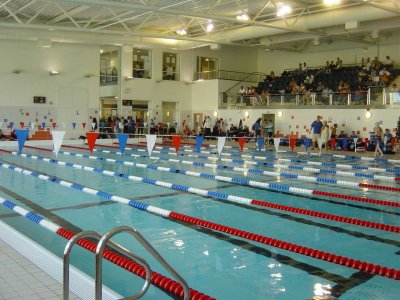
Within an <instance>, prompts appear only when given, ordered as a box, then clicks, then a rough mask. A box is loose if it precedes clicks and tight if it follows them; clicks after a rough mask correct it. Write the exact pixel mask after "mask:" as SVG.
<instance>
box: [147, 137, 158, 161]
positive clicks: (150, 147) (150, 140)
mask: <svg viewBox="0 0 400 300" xmlns="http://www.w3.org/2000/svg"><path fill="white" fill-rule="evenodd" d="M156 138H157V135H155V134H146V141H147V152H148V153H149V156H150V155H151V152H153V148H154V145H155V144H156Z"/></svg>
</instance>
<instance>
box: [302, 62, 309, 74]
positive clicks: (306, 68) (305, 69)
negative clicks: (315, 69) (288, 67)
mask: <svg viewBox="0 0 400 300" xmlns="http://www.w3.org/2000/svg"><path fill="white" fill-rule="evenodd" d="M307 71H308V66H307V64H306V63H305V62H304V63H303V72H307Z"/></svg>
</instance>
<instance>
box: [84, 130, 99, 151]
mask: <svg viewBox="0 0 400 300" xmlns="http://www.w3.org/2000/svg"><path fill="white" fill-rule="evenodd" d="M98 136H99V134H98V133H97V132H86V138H87V141H88V145H89V150H90V154H92V151H93V149H94V145H95V144H96V140H97V137H98Z"/></svg>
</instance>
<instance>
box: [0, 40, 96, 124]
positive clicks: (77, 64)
mask: <svg viewBox="0 0 400 300" xmlns="http://www.w3.org/2000/svg"><path fill="white" fill-rule="evenodd" d="M0 57H2V61H1V69H0V106H2V109H1V110H0V120H1V121H3V120H4V119H7V120H8V121H14V122H16V123H18V124H19V122H20V121H24V122H25V123H26V124H28V123H29V122H36V123H41V122H43V121H45V122H46V123H48V124H49V122H51V121H50V120H53V121H54V122H57V123H58V124H61V123H62V122H64V123H66V124H67V128H69V129H71V123H72V122H76V123H78V124H81V123H82V122H86V123H89V122H90V118H89V117H93V116H96V114H95V112H96V111H97V110H98V107H99V100H98V99H99V77H98V74H99V50H98V47H95V46H87V45H75V44H57V43H53V44H52V47H51V48H41V47H40V46H39V45H38V43H37V42H29V41H6V40H1V41H0ZM14 70H21V73H20V74H13V71H14ZM50 70H56V71H59V72H60V74H59V75H57V76H49V71H50ZM85 74H93V75H95V76H94V77H91V78H86V77H84V75H85ZM34 96H45V97H46V103H45V104H34V103H33V97H34ZM20 110H23V111H24V114H21V113H20ZM18 127H19V126H18ZM3 128H4V126H3ZM78 128H79V129H82V126H81V125H78V126H77V129H78Z"/></svg>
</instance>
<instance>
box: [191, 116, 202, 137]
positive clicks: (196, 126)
mask: <svg viewBox="0 0 400 300" xmlns="http://www.w3.org/2000/svg"><path fill="white" fill-rule="evenodd" d="M202 122H203V114H202V113H193V130H194V131H196V133H197V134H199V133H200V132H201V123H202Z"/></svg>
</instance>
